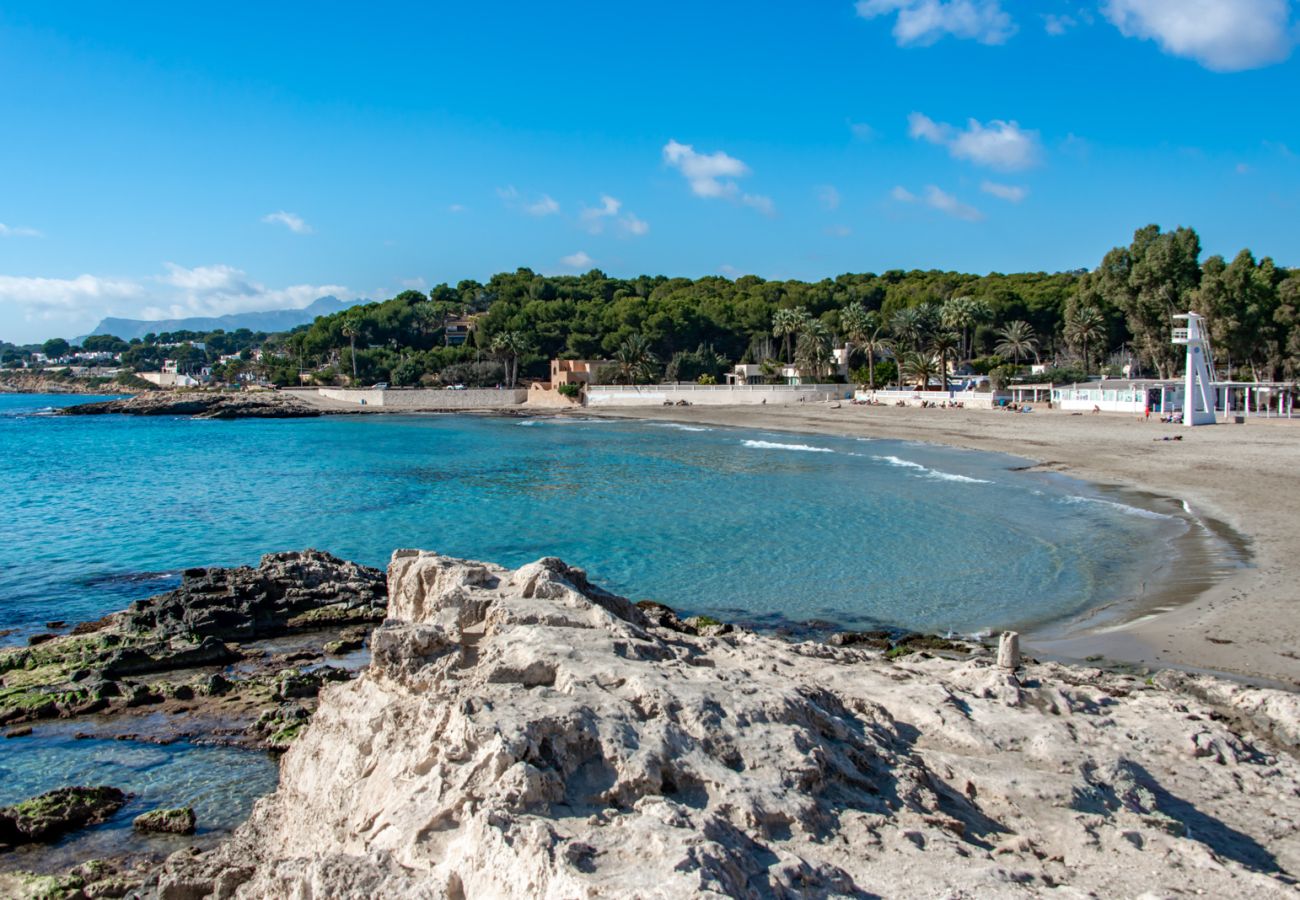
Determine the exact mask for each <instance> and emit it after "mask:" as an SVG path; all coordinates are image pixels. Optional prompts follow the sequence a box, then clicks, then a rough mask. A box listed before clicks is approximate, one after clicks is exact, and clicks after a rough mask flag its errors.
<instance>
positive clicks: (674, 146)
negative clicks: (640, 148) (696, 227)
mask: <svg viewBox="0 0 1300 900" xmlns="http://www.w3.org/2000/svg"><path fill="white" fill-rule="evenodd" d="M663 158H664V162H665V163H667V164H668V165H670V166H672V167H673V168H675V169H677V170H678V171H679V172H681V174H682V177H683V178H685V179H686V183H687V184H689V185H690V187H691V193H693V194H695V196H697V197H707V198H721V199H724V200H731V201H733V202H735V203H741V204H743V205H745V206H749V207H751V208H753V209H756V210H758V211H759V212H761V213H763V214H764V215H772V214H773V213H775V211H776V208H775V205H774V204H773V203H772V198H770V197H765V196H763V195H762V194H747V193H745V192H744V191H742V190H741V189H740V185H739V184H737V182H736V179H738V178H744V177H746V176H747V175H749V174H750V169H749V166H747V165H745V164H744V163H743V162H741V161H740V160H738V159H736V158H735V157H734V156H728V155H727V154H726V153H723V152H722V151H721V150H718V151H716V152H714V153H698V152H696V150H695V148H694V147H692V146H691V145H690V144H680V143H678V142H677V141H675V140H670V141H669V142H668V143H667V144H665V145H664V149H663Z"/></svg>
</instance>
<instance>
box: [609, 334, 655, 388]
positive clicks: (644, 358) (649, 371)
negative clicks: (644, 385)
mask: <svg viewBox="0 0 1300 900" xmlns="http://www.w3.org/2000/svg"><path fill="white" fill-rule="evenodd" d="M658 362H659V360H658V358H657V357H656V356H655V355H654V353H653V352H651V350H650V342H649V341H647V340H646V339H645V336H644V335H641V334H629V335H628V336H627V338H626V339H624V341H623V343H622V344H620V345H619V347H618V350H616V351H614V363H615V365H617V367H618V374H619V377H620V378H621V379H622V380H623V383H624V384H640V383H641V382H643V381H650V380H652V379H653V378H654V373H655V366H656V365H657V364H658Z"/></svg>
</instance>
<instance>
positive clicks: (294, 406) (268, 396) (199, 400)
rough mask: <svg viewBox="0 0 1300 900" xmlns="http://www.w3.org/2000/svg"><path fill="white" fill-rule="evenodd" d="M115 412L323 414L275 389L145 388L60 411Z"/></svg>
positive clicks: (235, 415)
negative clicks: (129, 394)
mask: <svg viewBox="0 0 1300 900" xmlns="http://www.w3.org/2000/svg"><path fill="white" fill-rule="evenodd" d="M112 413H117V414H122V415H128V416H193V417H194V418H196V419H303V418H314V417H316V416H320V415H322V414H323V410H321V409H319V408H317V407H314V406H309V405H308V404H306V403H304V402H303V401H302V400H300V399H298V398H297V397H294V396H292V395H289V394H280V393H277V392H275V391H255V392H248V393H218V392H215V391H146V392H144V393H142V394H137V395H135V396H134V397H125V398H121V399H117V400H104V401H101V402H98V403H80V404H77V405H75V406H66V407H64V408H63V409H60V410H58V411H57V415H61V416H94V415H108V414H112Z"/></svg>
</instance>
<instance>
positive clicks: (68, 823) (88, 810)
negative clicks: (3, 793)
mask: <svg viewBox="0 0 1300 900" xmlns="http://www.w3.org/2000/svg"><path fill="white" fill-rule="evenodd" d="M126 800H127V795H126V794H124V793H123V792H122V791H119V790H118V789H117V788H114V787H66V788H59V789H58V790H55V791H49V792H48V793H45V794H41V795H40V796H39V797H33V798H32V799H30V800H24V801H23V802H22V803H19V804H17V805H15V806H9V807H5V808H4V809H0V843H5V844H9V845H11V846H13V845H17V844H30V843H48V842H49V841H52V840H54V839H55V838H58V837H59V836H61V835H64V834H67V833H68V832H70V831H76V830H77V829H79V828H84V827H86V826H87V825H98V824H99V823H100V822H104V821H107V820H108V819H109V817H111V816H112V815H113V813H115V812H117V811H118V810H119V809H121V808H122V805H123V804H125V803H126Z"/></svg>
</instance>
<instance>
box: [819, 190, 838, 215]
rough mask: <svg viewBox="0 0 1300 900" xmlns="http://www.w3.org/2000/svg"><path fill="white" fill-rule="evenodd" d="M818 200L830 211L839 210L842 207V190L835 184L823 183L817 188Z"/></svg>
mask: <svg viewBox="0 0 1300 900" xmlns="http://www.w3.org/2000/svg"><path fill="white" fill-rule="evenodd" d="M817 202H818V203H819V204H821V208H822V209H824V210H827V211H828V212H829V211H833V210H837V209H839V208H840V192H839V191H837V190H836V189H835V185H833V184H823V185H822V186H821V187H819V188H818V189H817Z"/></svg>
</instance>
